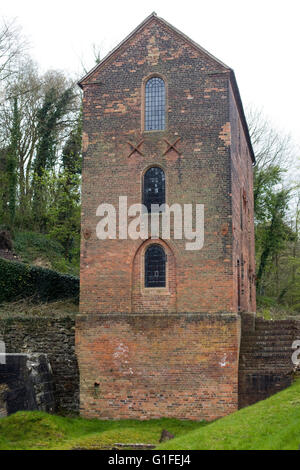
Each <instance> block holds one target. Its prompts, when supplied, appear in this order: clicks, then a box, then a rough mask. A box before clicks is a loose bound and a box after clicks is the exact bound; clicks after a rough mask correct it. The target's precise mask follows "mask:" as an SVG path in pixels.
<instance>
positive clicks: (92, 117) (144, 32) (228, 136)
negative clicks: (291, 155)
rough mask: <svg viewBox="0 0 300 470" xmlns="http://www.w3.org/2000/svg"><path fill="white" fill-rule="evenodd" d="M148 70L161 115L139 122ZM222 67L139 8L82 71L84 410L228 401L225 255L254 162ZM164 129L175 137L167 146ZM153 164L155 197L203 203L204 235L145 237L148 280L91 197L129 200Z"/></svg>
mask: <svg viewBox="0 0 300 470" xmlns="http://www.w3.org/2000/svg"><path fill="white" fill-rule="evenodd" d="M153 76H158V77H161V78H163V79H164V82H165V86H166V128H165V130H163V131H151V132H150V131H145V130H144V126H143V121H144V119H143V116H144V87H145V83H146V82H147V79H148V78H150V77H153ZM231 80H232V71H231V70H230V69H229V68H228V67H227V66H225V65H224V64H222V63H221V62H220V61H218V60H216V59H214V58H213V57H212V56H211V55H210V54H208V53H207V52H205V51H204V50H202V49H201V48H200V47H198V46H197V45H195V44H194V43H193V42H192V41H190V40H188V39H187V38H186V37H185V36H183V35H182V34H181V33H178V31H176V30H175V29H174V28H173V27H171V26H170V25H168V24H167V23H166V22H164V21H162V20H160V19H159V18H157V17H156V16H153V15H151V17H149V19H147V20H146V21H145V22H144V23H143V24H142V26H140V27H139V29H138V30H136V31H135V33H134V34H132V35H131V36H130V37H129V38H128V39H127V40H126V41H125V42H124V43H123V44H122V45H121V46H120V47H118V48H117V49H116V51H115V52H113V53H112V54H111V55H109V56H108V58H106V59H104V60H103V62H102V63H101V64H100V65H99V66H98V67H96V68H95V69H94V70H93V71H92V72H91V74H89V75H88V76H87V77H85V78H84V79H83V80H82V81H81V86H82V88H83V92H84V94H83V173H82V188H83V190H82V235H83V236H82V245H81V275H80V279H81V296H80V312H81V315H82V316H80V317H78V320H77V321H78V324H77V355H78V361H79V367H80V374H81V409H82V412H83V414H84V415H85V416H100V417H103V418H105V417H112V418H117V417H123V418H125V417H134V418H139V417H144V418H147V417H154V416H177V417H182V418H189V417H190V418H195V419H202V418H204V419H214V418H215V417H219V416H223V415H225V414H227V413H229V412H231V411H234V410H235V409H236V408H237V380H238V377H237V364H238V344H239V338H240V331H239V321H238V316H237V312H238V301H237V294H236V292H237V270H236V262H237V256H240V252H241V251H243V250H244V252H245V254H244V258H245V260H246V263H248V264H247V266H248V265H249V266H250V265H251V266H254V252H253V250H252V251H251V249H250V248H248V247H247V246H246V245H247V243H250V244H251V243H252V244H253V239H251V240H250V238H251V237H250V238H249V236H248V232H247V235H243V234H242V233H241V231H239V232H238V234H237V235H236V234H235V233H234V230H236V217H237V205H238V207H239V206H240V199H241V192H240V191H241V188H240V185H241V187H245V188H246V189H245V190H246V191H248V193H247V194H248V196H249V201H250V200H251V195H250V193H251V188H252V174H250V173H249V172H251V171H252V167H251V163H250V162H249V160H250V156H249V152H248V153H247V151H246V150H245V148H244V147H245V145H246V141H247V139H246V137H245V136H244V135H241V136H240V134H238V132H237V130H236V129H237V126H238V125H240V124H239V120H242V116H241V105H240V104H237V103H236V102H235V98H236V94H238V91H236V89H235V92H234V93H233V94H232V92H231V88H230V83H231ZM233 95H234V97H233ZM232 128H233V132H232ZM239 136H240V137H239ZM239 138H240V139H241V140H242V141H243V150H242V151H241V152H239V153H238V154H237V152H236V150H235V149H236V148H237V145H238V144H237V139H239ZM175 141H176V142H177V143H176V150H174V149H173V148H170V149H169V150H168V147H169V145H168V144H167V142H169V143H171V144H173V143H174V142H175ZM247 145H248V144H247ZM133 146H138V149H139V151H135V152H132V150H133V148H134V147H133ZM232 159H233V160H234V159H235V160H236V161H232ZM243 159H244V160H245V161H242V160H243ZM154 165H156V166H159V167H161V168H162V169H163V170H164V172H165V177H166V203H167V204H169V205H170V206H171V205H172V204H173V203H180V204H181V205H183V204H193V205H194V206H195V204H203V205H204V246H203V248H202V249H201V250H196V251H188V250H186V246H185V244H186V241H187V240H185V239H184V238H183V239H182V240H177V239H176V240H175V239H174V237H173V232H172V231H171V240H165V241H162V240H161V238H159V239H157V240H155V243H158V244H161V245H163V247H164V249H165V251H166V254H167V264H166V287H165V288H161V289H149V288H147V289H146V288H145V287H144V279H143V276H144V253H145V248H146V247H147V246H148V245H149V243H151V241H149V240H147V241H143V240H140V239H139V240H132V239H130V238H129V239H119V237H118V235H119V219H118V217H117V220H116V221H117V234H116V235H117V237H116V239H107V240H99V239H98V238H97V236H96V226H97V223H98V222H99V220H100V219H99V217H98V216H97V215H96V210H97V207H98V206H99V205H100V204H101V203H109V204H112V205H113V206H114V207H115V208H116V209H117V210H118V204H119V196H127V198H128V206H130V205H132V204H136V203H141V202H142V191H143V176H144V174H145V172H146V171H147V169H148V168H149V167H151V166H154ZM245 171H246V173H245V174H244V172H245ZM248 179H249V181H248ZM237 180H239V183H237ZM251 204H252V203H251V201H250V203H249V205H248V208H249V212H247V214H248V224H249V227H250V225H251V224H253V204H252V205H251ZM117 214H118V212H117ZM130 220H131V219H129V222H130ZM193 226H195V211H194V218H193ZM247 227H248V226H246V230H247ZM249 230H250V229H249ZM250 231H251V230H250ZM251 236H252V237H253V231H252V232H251ZM243 266H244V265H243ZM245 269H246V268H245ZM247 279H248V278H247ZM247 286H248V284H246V281H245V286H244V287H243V289H244V290H246V289H248V287H247ZM252 299H253V300H251V301H250V295H249V293H248V291H247V293H246V294H245V295H244V297H243V303H242V307H243V308H244V309H247V310H252V308H254V305H255V303H254V300H255V291H254V290H253V292H252ZM250 307H251V308H250ZM224 312H225V313H227V314H228V315H227V316H226V315H225V316H224V317H223V316H222V315H221V313H224ZM183 313H185V314H186V313H187V314H188V316H185V315H183ZM145 314H146V315H145ZM164 315H165V316H164ZM209 315H211V317H210V316H209ZM85 316H86V317H85ZM225 318H226V320H225ZM188 319H192V320H191V321H190V320H188ZM153 338H155V341H154V342H153V344H152V340H153ZM118 347H119V348H120V350H118ZM115 348H117V349H115ZM124 348H125V349H124ZM123 350H124V351H125V352H124V351H123ZM122 351H123V352H122ZM126 351H129V352H128V354H129V355H130V361H129V359H128V363H130V366H129V365H128V367H127V365H126V361H127V359H126V360H125V359H124V358H123V359H122V354H123V353H124V355H125V356H124V357H125V358H126V357H127V356H126V354H127V352H126ZM215 351H218V354H217V355H216V353H215ZM119 353H120V354H121V356H120V357H121V359H120V360H121V365H120V364H119V365H116V364H117V363H118V361H117V359H116V357H117V356H115V355H118V354H119ZM221 356H222V358H223V359H220V357H221ZM217 358H219V359H217ZM223 360H224V361H225V362H224V364H225V365H224V367H223V366H221V365H220V363H222V361H223ZM216 361H217V362H216ZM218 361H219V362H218ZM112 364H114V365H112ZM218 364H219V365H218ZM130 370H132V371H133V372H132V374H131V372H130ZM187 371H190V372H187ZM95 384H96V385H95ZM97 384H98V385H97ZM149 390H150V392H149ZM143 410H145V411H143Z"/></svg>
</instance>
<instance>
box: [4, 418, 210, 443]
mask: <svg viewBox="0 0 300 470" xmlns="http://www.w3.org/2000/svg"><path fill="white" fill-rule="evenodd" d="M204 424H205V423H204V422H200V423H199V422H192V421H179V420H176V419H159V420H158V419H156V420H149V421H135V420H122V421H101V420H86V419H83V418H64V417H61V416H54V415H49V414H47V413H42V412H36V411H32V412H30V411H27V412H26V411H22V412H18V413H15V414H13V415H11V416H8V417H6V418H2V419H0V450H4V449H6V450H8V449H12V450H17V449H19V450H26V449H31V450H32V449H52V450H54V449H64V450H67V449H107V448H111V447H113V446H114V444H116V443H124V444H127V443H144V444H153V445H157V444H158V441H159V438H160V435H161V432H162V430H163V429H167V430H168V431H169V432H171V433H173V434H174V435H178V436H179V435H181V434H186V433H188V432H190V431H191V430H193V429H196V428H199V427H202V426H204Z"/></svg>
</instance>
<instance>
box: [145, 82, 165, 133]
mask: <svg viewBox="0 0 300 470" xmlns="http://www.w3.org/2000/svg"><path fill="white" fill-rule="evenodd" d="M165 108H166V90H165V82H164V81H163V79H162V78H159V77H152V78H150V79H149V80H148V81H147V83H146V86H145V130H146V131H160V130H164V129H165Z"/></svg>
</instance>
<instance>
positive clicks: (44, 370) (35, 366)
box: [0, 353, 55, 417]
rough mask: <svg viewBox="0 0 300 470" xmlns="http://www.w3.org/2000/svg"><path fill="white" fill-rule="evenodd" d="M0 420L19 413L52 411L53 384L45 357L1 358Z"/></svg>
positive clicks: (5, 355)
mask: <svg viewBox="0 0 300 470" xmlns="http://www.w3.org/2000/svg"><path fill="white" fill-rule="evenodd" d="M0 359H1V360H0V417H3V416H6V415H9V414H11V413H15V412H16V411H19V410H40V411H46V412H48V413H51V412H53V411H54V409H55V400H54V383H53V376H52V370H51V366H50V363H49V361H48V358H47V356H46V355H45V354H32V353H29V354H1V358H0Z"/></svg>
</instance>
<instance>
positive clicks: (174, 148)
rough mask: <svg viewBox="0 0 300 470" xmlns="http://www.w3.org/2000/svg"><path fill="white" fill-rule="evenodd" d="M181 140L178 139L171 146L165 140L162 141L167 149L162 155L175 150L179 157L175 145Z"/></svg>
mask: <svg viewBox="0 0 300 470" xmlns="http://www.w3.org/2000/svg"><path fill="white" fill-rule="evenodd" d="M180 140H181V137H178V139H176V140H175V142H174V143H173V144H170V142H168V141H167V139H164V141H165V142H166V144H168V148H167V150H166V151H165V153H164V154H163V155H166V154H167V153H168V152H169V151H170V150H175V152H176V153H178V155H179V156H180V152H179V150H177V148H176V144H177V143H178V142H179V141H180Z"/></svg>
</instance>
